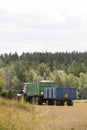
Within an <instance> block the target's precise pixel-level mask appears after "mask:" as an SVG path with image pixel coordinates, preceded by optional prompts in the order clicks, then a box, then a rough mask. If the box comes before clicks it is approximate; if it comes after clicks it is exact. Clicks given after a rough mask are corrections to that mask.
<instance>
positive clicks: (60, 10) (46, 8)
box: [0, 0, 87, 54]
mask: <svg viewBox="0 0 87 130" xmlns="http://www.w3.org/2000/svg"><path fill="white" fill-rule="evenodd" d="M36 51H39V52H46V51H48V52H57V51H58V52H63V51H64V52H66V51H68V52H72V51H81V52H83V51H87V0H0V54H1V53H3V54H4V53H9V52H11V53H14V52H17V53H18V54H21V53H22V52H36Z"/></svg>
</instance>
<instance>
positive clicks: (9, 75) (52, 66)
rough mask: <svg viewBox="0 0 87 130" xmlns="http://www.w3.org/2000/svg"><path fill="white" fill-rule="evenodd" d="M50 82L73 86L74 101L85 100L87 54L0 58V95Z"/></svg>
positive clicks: (22, 55) (36, 53)
mask: <svg viewBox="0 0 87 130" xmlns="http://www.w3.org/2000/svg"><path fill="white" fill-rule="evenodd" d="M41 80H50V81H54V82H60V83H61V86H63V87H76V89H77V98H78V99H87V52H75V51H73V52H71V53H69V52H56V53H51V52H33V53H29V52H27V53H25V52H23V53H22V54H21V55H20V56H19V55H18V54H17V52H15V53H14V54H12V53H9V54H6V53H5V54H1V55H0V95H4V94H3V91H5V90H11V91H12V90H21V89H22V87H23V84H24V83H25V82H39V81H41Z"/></svg>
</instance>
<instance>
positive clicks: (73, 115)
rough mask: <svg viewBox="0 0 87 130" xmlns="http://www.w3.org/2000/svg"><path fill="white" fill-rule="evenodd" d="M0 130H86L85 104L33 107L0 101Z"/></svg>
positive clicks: (86, 113)
mask: <svg viewBox="0 0 87 130" xmlns="http://www.w3.org/2000/svg"><path fill="white" fill-rule="evenodd" d="M0 130H87V103H86V102H80V103H79V102H75V103H74V106H73V107H68V106H60V107H59V106H33V105H30V104H26V103H24V105H22V104H21V103H17V102H16V101H7V100H3V99H0Z"/></svg>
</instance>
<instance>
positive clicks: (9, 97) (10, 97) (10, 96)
mask: <svg viewBox="0 0 87 130" xmlns="http://www.w3.org/2000/svg"><path fill="white" fill-rule="evenodd" d="M8 99H12V91H11V90H10V89H9V91H8Z"/></svg>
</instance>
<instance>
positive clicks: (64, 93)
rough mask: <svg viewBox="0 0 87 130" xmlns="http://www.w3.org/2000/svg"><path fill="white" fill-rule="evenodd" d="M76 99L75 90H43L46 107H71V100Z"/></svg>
mask: <svg viewBox="0 0 87 130" xmlns="http://www.w3.org/2000/svg"><path fill="white" fill-rule="evenodd" d="M75 99H76V88H74V87H73V88H71V87H67V88H63V87H61V88H60V87H59V88H58V87H57V88H55V87H51V88H44V100H45V102H46V104H47V105H60V106H64V104H65V103H66V104H67V105H68V106H73V100H75Z"/></svg>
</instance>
